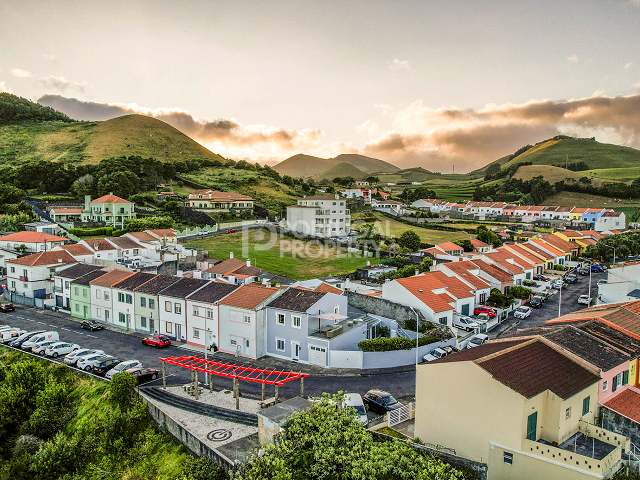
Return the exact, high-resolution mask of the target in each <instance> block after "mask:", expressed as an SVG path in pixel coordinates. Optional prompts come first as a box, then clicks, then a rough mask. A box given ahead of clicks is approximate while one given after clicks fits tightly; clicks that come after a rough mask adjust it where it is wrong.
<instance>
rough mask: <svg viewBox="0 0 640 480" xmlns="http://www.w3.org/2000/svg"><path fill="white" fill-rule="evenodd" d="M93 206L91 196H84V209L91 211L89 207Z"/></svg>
mask: <svg viewBox="0 0 640 480" xmlns="http://www.w3.org/2000/svg"><path fill="white" fill-rule="evenodd" d="M90 204H91V195H85V196H84V209H85V210H87V211H88V210H89V205H90Z"/></svg>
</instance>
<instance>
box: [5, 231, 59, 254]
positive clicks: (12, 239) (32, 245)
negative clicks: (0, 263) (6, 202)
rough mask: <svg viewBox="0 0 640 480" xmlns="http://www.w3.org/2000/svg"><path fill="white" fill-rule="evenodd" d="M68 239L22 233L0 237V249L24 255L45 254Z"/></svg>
mask: <svg viewBox="0 0 640 480" xmlns="http://www.w3.org/2000/svg"><path fill="white" fill-rule="evenodd" d="M68 240H69V239H68V238H65V237H59V236H57V235H51V234H49V233H41V232H32V231H23V232H14V233H9V234H7V235H2V236H0V248H2V249H5V250H12V251H17V252H20V251H22V252H24V253H35V252H46V251H48V250H53V248H54V247H57V246H60V245H63V244H64V243H65V242H67V241H68Z"/></svg>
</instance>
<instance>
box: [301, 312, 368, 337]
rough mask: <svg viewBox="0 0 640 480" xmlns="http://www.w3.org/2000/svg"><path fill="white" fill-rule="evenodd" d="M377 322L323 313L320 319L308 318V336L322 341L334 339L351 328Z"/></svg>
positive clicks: (363, 318) (364, 318)
mask: <svg viewBox="0 0 640 480" xmlns="http://www.w3.org/2000/svg"><path fill="white" fill-rule="evenodd" d="M375 322H377V320H374V319H367V318H366V317H357V318H349V317H345V316H344V315H340V314H334V313H324V314H321V315H320V317H317V316H316V317H310V318H309V327H308V332H307V333H308V335H309V336H310V337H318V338H323V339H331V338H335V337H337V336H339V335H342V334H343V333H345V332H348V331H349V330H351V329H353V328H358V327H362V326H363V325H366V324H368V323H375Z"/></svg>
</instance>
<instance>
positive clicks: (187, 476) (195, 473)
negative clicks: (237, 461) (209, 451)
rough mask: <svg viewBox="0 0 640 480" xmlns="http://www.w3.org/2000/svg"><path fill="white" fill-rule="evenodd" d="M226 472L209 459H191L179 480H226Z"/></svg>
mask: <svg viewBox="0 0 640 480" xmlns="http://www.w3.org/2000/svg"><path fill="white" fill-rule="evenodd" d="M225 478H226V474H225V471H224V470H223V469H222V468H220V467H219V466H218V465H216V464H215V463H213V462H212V461H211V460H209V458H207V457H189V460H188V461H187V464H186V465H185V466H184V470H183V472H182V476H181V477H180V479H179V480H224V479H225Z"/></svg>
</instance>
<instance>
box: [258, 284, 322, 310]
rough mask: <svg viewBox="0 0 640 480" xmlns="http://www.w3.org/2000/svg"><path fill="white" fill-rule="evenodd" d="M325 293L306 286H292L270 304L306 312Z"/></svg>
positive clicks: (274, 306)
mask: <svg viewBox="0 0 640 480" xmlns="http://www.w3.org/2000/svg"><path fill="white" fill-rule="evenodd" d="M325 295H326V294H325V293H322V292H316V291H313V290H308V289H306V288H297V287H291V288H288V289H287V290H285V292H284V293H283V294H282V295H280V296H278V298H276V299H274V300H272V301H271V302H270V303H269V305H268V306H269V307H272V308H282V309H285V310H292V311H294V312H306V311H307V310H308V309H309V308H311V307H312V306H313V305H314V304H315V303H317V302H318V301H319V300H320V299H321V298H322V297H324V296H325Z"/></svg>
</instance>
